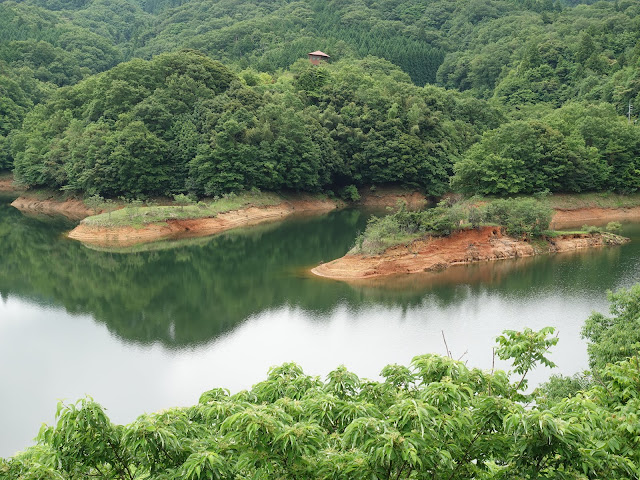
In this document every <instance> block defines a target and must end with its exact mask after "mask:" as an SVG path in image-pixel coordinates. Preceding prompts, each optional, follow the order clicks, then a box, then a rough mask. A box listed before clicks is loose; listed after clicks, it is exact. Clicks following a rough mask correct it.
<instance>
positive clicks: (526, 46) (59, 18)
mask: <svg viewBox="0 0 640 480" xmlns="http://www.w3.org/2000/svg"><path fill="white" fill-rule="evenodd" d="M639 9H640V2H638V1H623V2H597V3H595V4H593V5H586V4H577V5H576V4H574V3H573V2H571V3H562V2H560V3H559V2H552V1H533V0H531V1H526V2H525V1H515V0H474V1H471V2H465V3H460V2H451V1H448V0H438V1H434V2H429V3H424V2H422V1H421V0H420V1H418V0H412V1H410V2H402V3H400V2H384V3H383V2H368V3H344V2H338V1H330V2H318V1H316V0H306V1H297V2H286V1H277V2H260V1H255V2H253V3H247V2H238V1H235V0H221V1H212V0H191V1H183V0H180V1H178V0H171V1H142V0H141V1H133V0H129V1H127V0H119V1H117V2H106V1H104V0H58V1H54V2H48V1H47V2H44V1H42V0H27V1H23V2H13V1H6V2H1V3H0V11H1V13H2V15H0V18H1V19H2V20H0V22H1V23H2V25H1V27H2V28H0V32H2V33H1V34H0V65H2V66H3V68H2V69H1V71H0V111H1V113H2V114H3V115H2V117H1V118H2V122H1V123H0V169H11V168H12V167H15V169H16V176H17V178H18V179H19V180H20V181H22V182H23V183H24V184H25V185H26V186H30V187H40V186H48V187H50V188H64V189H67V190H72V191H77V192H79V193H86V194H88V195H93V194H101V195H104V196H119V195H125V196H129V197H140V196H145V195H153V194H170V195H171V194H176V193H184V194H188V193H190V194H194V195H197V196H203V195H216V194H221V193H225V192H230V191H238V190H242V189H249V188H251V187H254V186H255V187H258V188H261V189H265V190H279V189H291V190H302V191H329V190H333V191H338V190H341V189H343V188H345V187H347V186H349V185H352V184H353V185H356V186H360V185H365V184H374V185H375V184H386V183H393V184H401V185H409V186H413V187H416V188H420V189H422V190H424V191H426V192H427V193H428V194H430V195H435V196H437V195H439V194H441V193H442V192H444V191H446V190H449V189H450V188H451V187H453V188H454V189H456V190H459V191H462V192H465V193H470V194H474V193H481V194H496V195H509V194H513V193H535V192H539V191H545V190H550V191H552V192H582V191H616V192H622V193H630V192H634V191H636V190H637V189H638V186H639V182H640V180H638V179H639V178H640V175H639V174H638V172H639V171H640V168H639V166H638V160H637V159H638V158H639V157H638V153H639V152H638V150H639V149H640V147H639V146H638V141H637V138H638V135H637V128H638V127H637V125H636V124H635V123H634V122H628V121H627V123H626V124H625V118H624V117H623V115H624V114H625V113H626V112H627V110H628V106H629V103H635V102H636V101H637V100H638V95H639V93H640V82H638V81H637V80H638V59H639V55H640V47H639V46H638V45H640V43H639V35H638V31H640V29H639V28H638V25H637V22H638V20H637V19H638V18H639V17H640V16H639V15H638V13H639ZM185 47H186V48H190V49H194V50H197V51H200V52H203V53H204V54H205V55H206V56H208V57H210V58H213V59H216V60H221V61H222V62H224V65H225V67H224V68H226V69H227V71H228V74H225V75H229V78H228V80H229V81H230V83H229V85H226V86H224V87H222V90H224V92H223V91H222V90H221V91H213V92H210V91H207V89H210V85H207V84H206V82H205V84H204V85H203V84H202V83H201V80H202V77H201V76H200V75H201V74H202V72H203V70H202V69H203V68H205V69H206V68H214V67H212V65H213V64H211V63H207V61H205V58H207V57H206V56H201V55H200V54H198V53H196V51H192V53H189V54H187V55H185V58H184V59H182V60H183V66H186V65H187V64H188V63H189V61H193V62H194V64H193V66H194V68H195V70H200V73H197V72H196V71H194V72H190V71H189V68H190V67H187V70H182V71H181V70H180V67H176V68H177V70H176V72H174V73H175V75H176V76H177V77H180V81H179V82H178V83H175V80H176V78H177V77H175V78H174V77H172V75H169V74H166V75H165V76H164V78H160V77H159V76H155V77H154V78H151V77H153V75H151V76H148V78H146V79H145V78H141V76H142V77H144V75H143V74H144V72H143V71H142V70H141V69H145V68H149V69H150V70H153V69H154V66H155V65H158V64H159V62H160V63H161V62H163V61H165V62H166V58H168V57H162V56H160V57H158V58H164V59H165V60H159V59H158V58H156V57H154V58H153V59H151V58H152V55H158V54H162V53H163V52H168V51H175V50H176V49H180V48H185ZM318 48H321V49H323V50H324V51H326V52H327V53H329V54H330V55H331V62H330V64H329V65H325V66H322V67H320V68H317V69H311V68H309V67H308V64H307V63H306V62H305V60H304V58H305V57H306V53H307V52H309V51H311V50H316V49H318ZM177 55H178V56H180V55H181V54H177ZM134 57H143V58H146V59H147V61H150V62H151V63H150V64H148V66H145V67H142V65H143V64H142V63H140V62H141V60H132V62H133V63H129V62H127V63H124V64H122V65H119V66H118V67H117V68H115V69H113V67H114V66H115V65H116V64H118V63H119V62H121V61H123V60H126V59H131V58H134ZM374 57H381V58H385V59H386V60H388V61H390V62H391V63H386V62H385V61H381V60H379V59H376V58H374ZM196 58H198V60H197V61H196V60H195V59H196ZM198 62H199V63H200V65H198V66H195V63H198ZM205 63H206V65H208V66H206V67H205V66H204V65H205ZM392 64H393V65H395V67H394V66H393V65H392ZM136 65H137V66H138V67H137V68H138V69H137V70H136ZM144 65H147V64H144ZM171 68H172V67H171ZM215 68H223V67H215ZM111 69H113V71H112V70H111ZM107 71H108V72H107ZM99 72H105V73H103V74H102V76H98V77H95V78H94V77H92V75H95V74H97V73H99ZM221 72H222V70H219V71H218V72H217V73H215V74H213V75H214V76H215V75H217V74H222V73H221ZM403 72H404V73H403ZM192 73H193V75H192ZM206 75H212V73H211V72H209V73H208V74H206ZM98 78H99V79H100V80H98ZM114 81H115V83H114V84H111V82H114ZM222 81H223V83H224V82H225V81H226V80H222ZM79 82H80V83H79ZM119 82H124V83H119ZM149 82H150V83H149ZM185 82H187V83H189V84H190V85H187V84H186V83H185ZM425 83H427V86H426V87H425V88H424V89H423V88H421V87H422V85H423V84H425ZM412 84H413V85H412ZM67 85H73V87H72V88H68V87H64V86H67ZM432 85H440V86H444V87H446V88H448V89H450V90H440V89H437V88H434V86H432ZM59 87H64V88H62V89H61V90H60V91H58V90H59ZM203 88H204V89H203ZM157 89H159V91H157ZM451 89H457V90H462V91H466V92H467V93H466V94H465V95H462V96H461V95H459V94H458V93H457V92H456V91H455V90H451ZM160 90H161V91H162V92H160ZM214 90H215V89H214ZM187 92H189V93H187ZM68 96H70V97H72V101H73V105H70V104H69V102H68V100H66V99H65V98H66V97H68ZM480 99H482V100H480ZM39 104H43V105H45V106H44V107H42V108H35V107H36V106H37V105H39ZM109 109H111V110H109ZM28 113H30V116H29V118H28V119H27V120H26V123H25V124H24V129H23V130H20V129H21V125H22V123H23V121H25V116H26V115H27V114H28ZM632 113H633V111H632ZM631 120H635V117H634V116H633V115H632V118H631ZM139 122H141V123H139ZM229 122H231V123H229ZM236 123H237V125H236ZM87 137H93V138H94V140H88V138H87ZM98 137H105V138H109V139H111V141H110V142H105V144H101V145H95V144H94V143H93V142H95V141H97V140H95V138H98ZM178 140H179V141H178ZM288 140H290V141H288ZM207 145H208V146H207ZM85 149H86V151H85ZM97 157H99V158H100V166H99V167H96V165H95V159H96V158H97ZM132 159H133V160H132ZM123 163H124V164H128V166H125V167H123ZM132 164H137V165H135V166H134V165H132ZM301 165H303V167H301ZM96 168H97V169H98V170H100V171H99V172H96ZM112 177H116V178H115V181H114V182H110V181H108V180H107V179H109V180H110V179H111V178H112ZM119 177H120V178H119ZM123 177H126V178H130V179H131V180H129V181H124V180H123ZM118 178H119V179H118ZM132 178H135V179H137V180H139V181H133V180H132ZM451 178H452V179H453V180H452V184H451V186H450V179H451Z"/></svg>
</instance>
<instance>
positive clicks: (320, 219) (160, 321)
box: [0, 198, 640, 457]
mask: <svg viewBox="0 0 640 480" xmlns="http://www.w3.org/2000/svg"><path fill="white" fill-rule="evenodd" d="M8 202H9V199H7V198H4V199H0V296H1V301H0V378H1V379H2V395H1V397H0V457H7V456H10V455H12V454H14V453H15V452H16V451H18V450H20V449H23V448H25V447H26V446H28V445H30V444H31V439H32V438H33V437H34V436H35V435H36V434H37V432H38V430H39V428H40V425H41V423H42V422H52V421H53V418H54V413H55V409H56V404H57V402H58V400H59V399H64V400H65V401H67V402H73V401H75V400H77V399H79V398H81V397H83V396H85V395H91V396H92V397H93V398H94V399H95V400H96V401H98V402H100V403H101V404H102V405H103V406H105V407H106V408H107V412H108V414H109V415H110V417H111V419H112V420H113V421H114V422H117V423H127V422H130V421H132V420H134V419H135V418H136V417H137V415H139V414H141V413H143V412H151V411H156V410H160V409H163V408H167V407H171V406H178V405H190V404H193V403H195V402H197V400H198V397H199V395H200V394H201V393H202V392H203V391H205V390H208V389H210V388H213V387H224V388H228V389H229V390H231V391H232V392H236V391H239V390H241V389H243V388H249V387H250V386H251V385H252V384H254V383H256V382H258V381H260V380H262V379H264V378H265V377H266V373H267V370H268V369H269V367H270V366H273V365H278V364H281V363H283V362H287V361H295V362H297V363H299V364H300V365H301V366H302V367H303V368H304V370H305V372H307V373H310V374H315V375H321V376H324V375H326V374H327V373H328V372H329V371H330V370H332V369H333V368H335V367H337V366H338V365H340V364H344V365H346V366H347V367H348V368H349V369H351V370H353V371H355V372H356V373H357V374H358V375H360V376H362V377H369V378H376V377H377V375H378V373H379V372H380V370H381V369H382V367H383V366H385V365H387V364H389V363H403V364H408V362H409V361H410V360H411V358H412V357H413V356H415V355H419V354H422V353H428V352H435V353H441V354H445V347H444V340H443V337H444V338H445V339H446V341H447V344H448V346H449V349H450V350H451V352H452V355H453V356H454V357H455V358H459V357H461V358H462V359H463V360H465V361H467V362H468V363H469V365H470V366H479V367H483V368H490V367H491V363H492V346H493V345H494V340H495V337H496V336H497V335H499V334H500V333H501V332H502V330H505V329H521V328H523V327H531V328H534V329H539V328H542V327H544V326H547V325H551V326H555V327H557V329H558V333H559V337H560V342H559V344H558V346H557V347H556V348H555V351H554V352H553V354H552V359H553V360H554V361H555V362H556V363H557V364H558V368H557V369H555V370H553V371H552V370H549V369H543V368H539V369H537V370H535V371H534V372H533V373H532V374H531V375H530V377H529V378H530V381H531V382H532V383H539V382H541V381H544V380H545V379H546V378H548V376H549V375H550V374H552V373H564V374H573V373H575V372H577V371H580V370H583V369H585V368H586V367H587V356H586V344H585V342H584V341H583V340H582V339H581V338H580V329H581V326H582V324H583V322H584V319H585V318H586V317H587V316H588V315H589V314H590V313H591V312H592V311H594V310H597V311H602V312H605V311H607V309H608V303H607V300H606V290H608V289H612V290H615V289H618V288H620V287H628V286H631V285H632V284H633V283H635V282H636V281H638V279H640V225H638V224H631V225H626V226H625V230H624V232H623V233H624V234H625V235H627V236H630V237H632V239H633V242H632V243H630V244H627V245H625V246H622V247H612V248H605V249H594V250H589V251H583V252H578V253H570V254H561V255H548V256H540V257H535V258H525V259H515V260H505V261H500V262H493V263H486V264H476V265H469V266H459V267H453V268H450V269H449V270H447V271H445V272H441V273H430V274H424V275H414V276H404V277H396V278H392V279H383V280H374V281H373V282H368V283H361V284H355V285H350V284H347V283H342V282H337V281H333V280H327V279H322V278H316V277H314V276H312V275H310V274H309V273H308V270H309V269H310V268H311V267H313V266H315V265H317V264H318V263H319V262H322V261H329V260H331V259H333V258H337V257H339V256H342V255H343V254H344V253H345V252H346V251H347V250H348V249H349V248H350V246H351V245H352V244H353V242H354V239H355V236H356V234H357V232H358V231H361V230H363V229H364V226H365V224H366V220H367V218H368V216H369V214H367V213H366V212H362V211H358V210H343V211H336V212H332V213H330V214H328V215H324V216H316V217H297V218H290V219H288V220H286V221H283V222H279V223H272V224H266V225H260V226H256V227H252V228H250V229H246V230H238V231H232V232H228V233H226V234H222V235H217V236H214V237H209V238H200V239H193V240H189V241H186V240H184V241H182V242H177V243H173V244H171V243H161V244H157V245H152V246H150V247H147V251H139V252H121V253H117V252H107V251H96V250H92V249H89V248H86V247H84V246H83V245H81V244H79V243H77V242H74V241H71V240H68V239H66V238H65V237H64V232H66V231H68V230H69V229H71V228H72V227H73V224H72V223H69V222H68V221H66V220H64V219H61V218H43V217H30V216H25V215H23V214H21V213H20V212H18V211H17V210H15V209H14V208H12V207H10V206H9V205H8ZM498 366H500V367H501V368H508V365H505V364H502V363H498Z"/></svg>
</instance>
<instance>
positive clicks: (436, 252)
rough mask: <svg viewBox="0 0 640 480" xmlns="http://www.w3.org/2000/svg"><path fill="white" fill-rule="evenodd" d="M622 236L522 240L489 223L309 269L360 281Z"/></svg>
mask: <svg viewBox="0 0 640 480" xmlns="http://www.w3.org/2000/svg"><path fill="white" fill-rule="evenodd" d="M627 241H628V239H626V238H624V237H621V236H619V235H613V234H609V233H591V234H587V233H572V234H567V235H559V236H557V237H554V238H549V239H547V240H544V241H536V242H526V241H523V240H518V239H515V238H512V237H509V236H507V235H505V234H504V233H503V231H502V229H501V228H499V227H494V226H487V227H481V228H477V229H469V230H461V231H458V232H455V233H454V234H452V235H450V236H447V237H437V238H432V237H424V238H420V239H417V240H414V241H413V242H411V243H409V244H406V245H405V244H403V245H396V246H393V247H390V248H388V249H386V250H385V251H384V252H382V253H381V254H379V255H352V254H351V255H350V254H347V255H345V256H344V257H342V258H339V259H337V260H333V261H332V262H328V263H323V264H321V265H318V266H317V267H315V268H313V269H312V270H311V271H312V272H313V273H314V274H316V275H318V276H321V277H328V278H333V279H336V280H360V279H367V278H375V277H380V276H385V275H397V274H406V273H423V272H433V271H439V270H444V269H446V268H449V267H450V266H453V265H461V264H468V263H476V262H486V261H493V260H502V259H506V258H519V257H531V256H533V255H540V254H544V253H557V252H568V251H572V250H580V249H584V248H593V247H602V246H606V245H620V244H623V243H626V242H627Z"/></svg>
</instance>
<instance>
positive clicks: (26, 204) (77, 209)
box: [11, 196, 100, 220]
mask: <svg viewBox="0 0 640 480" xmlns="http://www.w3.org/2000/svg"><path fill="white" fill-rule="evenodd" d="M11 206H12V207H15V208H17V209H18V210H20V211H21V212H25V213H35V214H44V215H64V216H65V217H67V218H70V219H71V220H82V219H83V218H86V217H88V216H90V215H94V214H95V213H100V210H99V211H97V212H94V211H93V210H92V209H90V208H89V207H87V206H86V205H85V204H84V202H83V201H82V200H78V199H75V198H71V199H67V200H60V199H53V198H49V199H39V198H37V197H28V196H21V197H18V198H16V199H15V200H14V201H13V202H12V203H11Z"/></svg>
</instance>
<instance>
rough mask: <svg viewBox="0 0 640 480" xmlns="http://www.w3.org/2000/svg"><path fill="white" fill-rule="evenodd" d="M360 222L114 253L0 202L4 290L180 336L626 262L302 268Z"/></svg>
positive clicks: (519, 291) (616, 272)
mask: <svg viewBox="0 0 640 480" xmlns="http://www.w3.org/2000/svg"><path fill="white" fill-rule="evenodd" d="M365 222H366V215H364V214H362V213H360V212H358V211H356V210H347V211H341V212H334V213H332V214H330V215H329V216H326V217H312V218H298V219H293V220H289V221H286V222H283V223H281V224H271V225H265V226H258V227H253V228H250V229H246V230H244V231H239V232H229V233H227V234H224V235H219V236H216V237H212V238H209V239H198V240H196V241H194V242H193V243H192V244H188V245H181V246H177V247H176V248H173V249H165V250H157V251H149V252H142V253H130V254H117V253H109V252H98V251H93V250H90V249H87V248H85V247H83V246H82V245H80V244H78V243H76V242H72V241H69V240H66V239H64V238H62V237H61V232H62V231H64V230H65V229H68V228H69V227H70V225H69V224H68V223H66V222H64V221H62V220H50V221H47V222H43V221H41V220H37V219H33V218H27V217H24V216H22V215H21V214H20V213H19V212H17V211H16V210H14V209H12V208H10V207H8V206H0V294H2V297H3V298H6V297H7V295H19V296H22V297H25V298H29V299H33V300H37V301H39V302H46V303H49V304H53V305H59V306H63V307H64V308H65V309H66V310H67V311H69V312H70V313H88V314H91V315H92V316H93V317H94V318H95V319H96V320H98V321H100V322H104V323H105V324H106V325H107V327H108V328H109V330H110V331H111V332H114V333H115V334H116V335H118V336H119V337H121V338H123V339H126V340H130V341H135V342H141V343H147V342H154V341H159V342H161V343H163V344H165V345H166V346H185V345H195V344H197V343H202V342H207V341H209V340H211V339H212V338H214V337H216V336H218V335H220V334H221V333H223V332H225V331H228V330H229V329H231V328H233V327H234V326H235V325H237V324H238V323H240V322H242V321H244V320H245V319H246V318H247V317H249V316H250V315H252V314H256V313H259V312H261V311H263V310H266V309H274V308H277V307H280V306H283V305H291V306H296V307H299V308H302V309H304V310H307V311H311V312H314V313H316V314H320V315H315V317H316V318H318V317H321V316H322V314H327V313H329V312H331V311H332V310H333V309H334V308H335V307H336V306H337V305H339V304H346V305H347V306H348V307H349V308H352V309H358V308H360V307H362V306H363V305H365V304H371V303H379V304H384V305H388V306H403V307H407V306H419V305H420V304H422V303H423V302H429V303H435V304H437V305H439V306H442V307H446V306H448V305H452V304H454V305H455V304H460V303H462V302H464V301H465V300H466V299H467V298H469V297H470V296H474V295H478V294H480V293H482V292H484V291H486V290H488V289H491V290H492V291H493V290H495V291H497V292H499V294H502V295H509V296H530V295H531V294H532V293H535V292H541V291H542V290H544V289H545V288H556V287H562V289H563V291H565V292H566V291H569V292H570V291H573V290H574V289H577V290H584V289H594V290H596V291H598V292H601V291H602V290H603V289H604V288H608V287H603V285H615V284H616V281H617V278H619V276H620V274H621V269H625V268H627V269H628V268H632V267H630V265H629V263H630V262H628V261H627V262H626V263H625V258H626V257H625V255H622V250H621V249H620V248H611V249H606V250H598V251H591V252H585V253H580V254H577V255H562V256H560V255H558V256H554V257H537V258H530V259H518V260H516V261H503V262H494V263H491V264H479V265H471V266H466V267H453V268H451V269H449V270H448V271H445V272H442V273H439V274H431V275H416V276H406V277H396V278H394V279H389V280H376V281H375V282H374V283H368V284H359V285H358V284H353V285H348V284H344V283H342V282H335V281H328V280H325V279H317V278H313V277H311V276H310V275H307V274H306V273H305V272H306V269H308V268H309V267H310V266H313V265H315V264H317V263H319V262H320V261H328V260H330V259H333V258H336V257H338V256H341V255H342V254H344V252H345V251H346V250H347V249H348V248H349V247H350V246H351V244H352V243H353V239H354V238H355V234H356V231H357V230H361V229H362V228H363V227H364V224H365ZM622 248H628V247H622ZM634 252H636V255H637V249H636V250H634ZM460 284H464V285H465V286H464V288H462V287H460Z"/></svg>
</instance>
